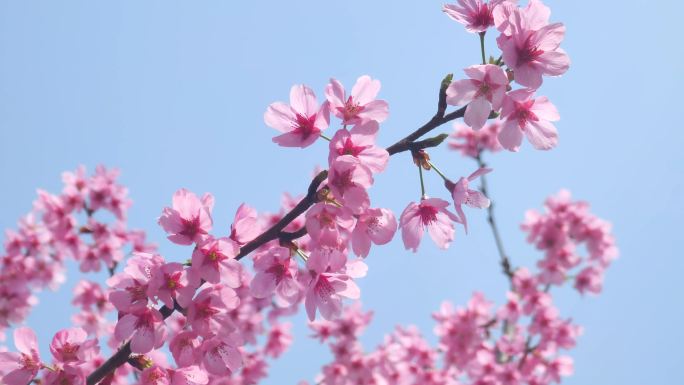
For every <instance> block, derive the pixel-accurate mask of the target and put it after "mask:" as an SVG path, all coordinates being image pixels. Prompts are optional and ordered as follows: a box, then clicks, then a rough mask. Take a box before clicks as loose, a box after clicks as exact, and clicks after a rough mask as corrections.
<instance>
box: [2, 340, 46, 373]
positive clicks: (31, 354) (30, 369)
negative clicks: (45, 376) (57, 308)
mask: <svg viewBox="0 0 684 385" xmlns="http://www.w3.org/2000/svg"><path fill="white" fill-rule="evenodd" d="M14 345H15V346H16V348H17V350H18V351H19V353H10V352H0V374H4V376H3V377H2V383H3V384H7V385H26V384H28V383H30V382H31V380H33V378H34V377H35V376H36V375H37V374H38V370H39V369H40V368H41V367H42V366H43V364H42V363H41V361H40V355H39V353H38V342H37V341H36V334H35V333H34V332H33V330H31V329H30V328H27V327H21V328H17V329H15V330H14Z"/></svg>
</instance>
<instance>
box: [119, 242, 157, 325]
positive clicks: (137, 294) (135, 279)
mask: <svg viewBox="0 0 684 385" xmlns="http://www.w3.org/2000/svg"><path fill="white" fill-rule="evenodd" d="M163 264H164V258H162V257H161V256H159V255H156V254H148V253H135V254H134V255H133V257H131V258H130V259H129V260H128V262H127V264H126V267H125V268H124V270H123V272H121V273H117V274H115V275H114V276H113V277H111V278H109V279H108V280H107V284H108V285H109V286H111V287H112V289H113V290H112V291H111V292H110V293H109V300H110V301H111V303H112V304H113V305H114V306H115V307H116V308H117V309H118V310H119V311H123V312H129V311H133V310H139V309H142V308H145V307H147V304H148V298H149V297H148V295H147V290H148V285H149V282H150V280H151V279H152V276H153V275H154V273H155V272H156V270H157V269H159V268H161V266H162V265H163Z"/></svg>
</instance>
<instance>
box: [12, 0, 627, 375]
mask: <svg viewBox="0 0 684 385" xmlns="http://www.w3.org/2000/svg"><path fill="white" fill-rule="evenodd" d="M443 11H444V13H445V14H446V15H447V16H448V17H450V18H451V19H453V20H455V21H456V22H458V23H460V24H463V25H464V26H465V30H466V31H467V32H469V33H472V34H475V35H477V36H478V38H479V40H480V42H481V45H480V47H481V52H480V54H481V55H480V56H481V59H482V60H481V62H480V63H477V64H473V65H471V66H469V67H467V68H465V69H463V76H459V75H453V74H449V75H447V76H445V77H444V79H443V81H442V82H441V84H440V85H439V88H438V93H437V111H436V112H435V114H434V115H433V116H432V117H431V118H429V120H428V121H427V122H426V123H425V124H424V125H422V126H421V127H418V128H417V129H415V130H414V131H413V132H410V133H408V134H407V135H406V136H405V137H404V138H401V139H399V140H397V141H396V142H395V143H394V144H391V145H390V146H387V147H383V146H382V145H380V144H379V143H378V142H377V140H376V139H377V135H378V132H379V130H380V127H381V124H382V123H383V122H384V121H385V119H386V118H387V117H388V115H389V111H390V107H389V103H388V102H387V101H385V100H382V99H379V98H378V97H379V93H380V89H381V83H380V81H379V80H378V79H374V78H372V77H370V76H368V75H362V76H360V77H359V78H358V79H357V81H356V83H355V84H354V85H353V86H352V87H351V89H349V88H345V86H344V85H343V84H342V83H341V82H340V81H338V80H336V79H330V82H329V84H328V85H327V86H326V87H325V88H324V89H323V90H314V89H312V88H310V87H308V86H306V85H294V86H292V88H291V89H290V92H289V100H288V101H287V102H274V103H272V104H271V105H270V106H268V107H267V109H266V112H265V113H264V122H265V125H266V126H268V127H271V128H272V129H275V130H276V131H277V132H278V134H277V135H276V136H274V138H273V142H274V143H275V145H278V146H280V147H294V148H299V149H303V150H305V149H306V148H307V147H309V146H328V150H329V151H328V158H327V163H328V164H327V169H325V170H317V171H316V172H315V174H314V175H315V176H314V177H313V179H312V180H311V181H310V183H309V185H308V188H307V189H306V191H305V193H304V194H303V195H301V196H299V197H292V196H290V195H289V194H285V195H284V198H283V201H282V207H281V210H280V212H278V213H275V214H272V213H271V214H269V213H267V212H265V211H264V212H260V211H259V210H257V209H256V208H254V207H251V206H250V205H248V204H247V203H244V204H242V205H240V206H239V207H238V208H237V209H236V214H235V217H234V219H233V222H232V226H231V227H230V231H229V232H225V233H224V232H222V231H223V230H222V229H219V230H218V231H217V230H216V229H214V226H213V225H214V218H213V216H212V210H213V206H214V196H213V195H212V194H210V193H204V194H198V193H196V192H192V191H188V190H186V189H183V188H181V189H179V190H178V191H177V192H176V193H175V194H174V195H173V197H171V203H170V205H169V206H167V207H164V208H163V209H161V210H160V216H159V219H158V225H159V226H161V228H163V230H164V231H165V232H166V233H167V240H156V241H157V242H162V241H163V242H171V243H174V244H177V245H182V246H186V247H187V249H186V250H187V253H186V255H185V256H184V258H183V259H181V260H179V261H171V260H168V259H167V258H165V257H164V256H162V255H160V254H159V253H158V252H157V249H156V246H155V244H154V243H153V242H151V241H150V240H148V239H147V236H146V234H145V233H144V232H143V231H142V230H137V229H129V228H128V226H127V223H126V216H127V212H128V210H129V209H130V208H131V200H130V199H129V197H128V191H127V189H126V187H124V186H122V185H121V184H119V183H118V182H117V178H118V175H119V172H118V171H117V170H115V169H107V168H105V167H104V166H99V167H97V168H96V169H95V170H94V172H93V173H91V174H88V173H87V171H86V169H85V168H84V167H79V168H78V169H76V170H75V171H70V172H65V173H64V174H63V175H62V180H63V183H64V187H63V189H62V191H61V192H60V193H56V194H53V193H49V192H47V191H43V190H39V191H38V197H37V199H36V200H35V202H34V204H33V209H32V210H31V212H30V213H28V214H27V215H26V216H25V217H23V218H21V219H20V220H19V223H18V225H17V228H16V229H9V230H7V231H6V233H5V242H4V250H3V251H2V253H1V254H0V257H1V266H0V337H2V338H0V341H4V340H5V332H9V331H11V334H12V337H13V338H12V341H13V344H14V347H15V349H8V347H5V346H2V347H0V384H2V385H27V384H30V383H32V382H35V383H37V384H45V385H95V384H103V385H118V384H125V383H135V384H140V385H169V384H170V385H186V384H191V385H206V384H212V385H213V384H216V385H218V384H255V383H258V382H260V381H261V380H262V379H264V378H266V377H267V375H268V363H269V361H270V360H273V359H277V358H278V357H280V356H281V355H282V354H283V353H284V352H285V351H286V350H287V349H288V347H289V346H290V344H291V343H292V342H293V337H292V333H291V327H292V325H291V323H290V322H289V321H288V320H287V319H288V317H289V316H291V315H293V314H295V313H296V312H297V311H299V310H300V308H301V307H303V308H304V311H305V312H306V315H307V316H308V319H309V321H310V323H309V326H310V328H311V329H312V331H313V335H314V337H315V338H317V339H319V340H320V341H321V343H324V344H326V345H327V346H328V347H329V348H330V351H331V353H332V361H331V362H329V363H328V364H326V365H324V366H323V367H322V368H320V370H317V369H316V368H312V371H311V373H304V374H302V377H306V378H309V379H312V380H313V382H311V383H315V384H340V385H341V384H477V385H486V384H510V385H513V384H531V385H545V384H551V383H560V382H561V381H562V378H563V377H565V376H568V375H570V374H572V372H573V361H572V358H571V357H570V356H569V351H570V350H571V349H572V348H573V347H574V346H575V345H576V343H577V339H578V337H579V335H580V334H581V332H582V328H581V326H580V325H577V324H575V323H574V322H573V321H572V319H571V318H569V317H567V316H565V315H563V314H562V313H561V311H560V309H558V308H557V307H556V306H555V305H554V298H553V293H554V291H555V290H558V289H559V288H561V287H563V286H566V285H568V286H571V287H572V288H574V290H576V291H577V292H578V293H579V294H580V295H584V294H587V293H589V294H599V293H600V292H601V289H602V284H603V277H604V274H605V271H606V269H607V267H608V266H609V265H610V264H611V262H612V261H613V260H614V259H615V258H616V257H617V255H618V251H617V248H616V246H615V241H614V238H613V236H612V234H611V225H610V223H608V222H606V221H605V220H603V219H601V218H600V217H598V216H596V215H595V214H593V212H592V211H591V210H590V207H589V204H588V203H586V202H584V201H579V200H574V199H573V198H572V196H571V194H570V192H568V191H566V190H563V191H560V192H558V193H557V194H554V195H551V196H550V197H549V198H547V199H546V201H545V202H544V203H543V209H542V210H530V211H528V212H527V213H526V215H525V218H524V220H523V222H522V224H521V230H522V231H523V232H524V233H525V234H526V236H527V241H528V242H529V243H530V244H532V245H534V246H535V248H536V249H537V250H538V251H539V254H540V257H539V259H538V261H537V263H536V266H534V267H525V266H516V265H515V264H514V263H513V261H512V260H511V258H510V257H509V255H508V254H507V253H506V251H505V248H504V240H503V239H502V237H501V235H500V232H499V229H498V227H497V221H496V218H495V213H494V206H493V204H492V201H491V199H492V196H491V195H490V194H491V192H490V191H489V189H488V186H487V178H490V177H492V176H495V175H496V171H495V170H493V169H492V168H490V167H489V166H488V164H486V163H485V157H488V156H490V155H491V154H494V153H496V152H499V151H504V150H506V151H512V152H517V151H521V150H522V149H524V150H526V151H534V150H543V151H547V150H551V149H553V148H554V147H556V145H557V144H558V140H559V135H558V131H557V129H556V127H555V125H554V122H556V121H558V120H559V118H560V116H559V113H558V110H557V108H556V106H554V104H552V103H551V101H549V99H548V98H547V97H545V96H542V95H541V92H540V87H541V86H542V84H543V80H544V78H545V77H549V76H559V75H562V74H563V73H565V72H566V71H567V70H568V68H569V66H570V60H569V57H568V55H567V54H566V53H565V51H563V49H562V48H560V44H561V42H562V40H563V37H564V32H565V27H564V26H563V24H562V23H550V21H549V19H550V10H549V8H548V7H547V6H546V5H544V4H543V3H542V2H541V1H540V0H530V1H529V2H528V3H527V4H526V5H524V6H521V5H518V4H517V2H516V1H514V0H489V1H484V0H458V1H457V2H456V3H454V4H447V5H445V6H444V7H443ZM488 33H492V34H498V35H497V37H496V44H497V46H498V48H499V49H500V52H497V53H496V54H494V55H492V56H489V57H488V56H487V55H486V52H485V44H484V42H485V38H486V37H487V35H488ZM317 94H318V96H317ZM459 119H462V120H463V123H458V122H456V121H457V120H459ZM449 122H455V123H454V131H453V133H451V134H447V133H438V134H434V131H436V130H437V129H439V128H442V127H443V126H444V125H446V124H447V123H449ZM331 131H332V132H331ZM431 135H432V136H431ZM523 138H526V139H527V142H529V144H523ZM447 139H448V141H447ZM443 144H445V145H446V146H447V147H448V148H449V149H450V150H453V151H455V153H457V154H460V155H461V156H462V158H463V159H464V161H470V162H472V164H473V166H472V170H473V171H472V173H471V174H470V175H465V176H460V175H449V172H448V170H446V169H442V168H440V167H439V166H438V165H436V164H435V162H434V161H433V160H432V159H431V158H430V156H429V151H433V150H437V149H438V148H439V147H440V146H442V145H443ZM272 145H273V144H272ZM291 151H296V150H291ZM399 153H410V154H411V155H412V159H413V164H403V165H402V166H403V167H406V169H407V170H408V169H411V170H413V172H415V173H416V176H417V178H416V181H417V182H418V181H419V183H420V194H419V195H418V194H417V195H418V196H417V197H416V200H415V201H413V202H408V203H407V205H406V207H405V208H403V209H402V208H397V207H394V208H391V207H382V205H377V204H376V203H375V202H373V199H372V194H371V187H372V186H373V184H374V182H375V177H376V175H377V174H379V173H382V172H383V171H384V170H385V168H386V166H387V164H388V162H389V161H390V160H392V159H393V158H392V157H393V156H394V155H396V154H399ZM323 161H325V160H323ZM428 176H431V177H435V178H439V179H441V180H442V182H443V185H444V190H442V191H440V192H436V193H437V196H432V197H431V196H428V195H427V193H426V190H425V186H424V178H426V177H428ZM417 191H418V190H417ZM160 206H162V205H160ZM472 209H475V210H472ZM399 210H401V211H399ZM473 215H484V216H486V218H487V221H488V223H489V226H490V228H491V231H492V234H493V239H494V243H495V246H496V250H497V251H498V254H499V258H500V264H501V272H502V273H503V275H504V276H505V277H506V278H507V280H508V283H509V287H508V290H507V292H505V293H501V296H500V298H497V299H496V300H498V303H497V302H495V301H494V300H493V299H488V298H486V297H485V296H484V295H483V294H482V293H478V292H476V293H474V294H473V295H472V297H471V299H470V300H469V301H468V303H467V304H465V305H462V306H454V305H452V304H451V303H449V302H444V303H443V304H442V306H441V307H440V308H439V309H435V312H434V313H433V314H432V317H433V319H434V321H435V327H434V334H435V335H436V337H437V343H436V344H431V343H429V342H428V340H427V339H426V338H425V337H424V336H423V334H422V333H421V331H419V330H418V329H417V328H415V327H412V326H407V327H397V328H396V330H394V331H392V332H391V333H389V334H387V336H386V337H385V339H384V340H383V341H382V343H381V344H380V345H378V346H376V347H374V348H371V349H368V348H364V347H363V346H362V344H361V343H360V341H359V336H360V335H361V333H362V332H363V330H364V328H365V327H366V326H368V324H369V323H370V322H371V321H372V312H371V311H367V310H364V309H363V308H362V307H361V305H360V302H358V301H357V300H359V299H360V298H361V291H360V289H359V286H358V285H357V280H358V279H361V278H363V277H364V276H366V275H367V274H368V273H369V272H368V266H367V265H366V263H365V262H364V260H365V258H373V256H372V255H373V254H374V253H378V252H380V253H381V252H382V251H377V250H375V249H378V248H381V246H383V245H386V244H387V243H389V242H391V241H392V240H393V238H394V237H395V235H396V236H397V238H399V235H398V234H397V233H400V238H401V241H399V240H396V242H402V243H403V245H404V246H405V248H406V249H407V250H411V251H413V252H416V253H417V252H418V251H419V250H420V248H421V244H423V243H424V242H434V243H435V244H436V245H437V246H438V247H439V248H441V249H447V248H449V246H450V244H452V243H453V242H457V241H458V240H457V239H456V233H457V232H463V233H467V232H468V219H467V216H473ZM224 219H225V218H222V219H221V221H222V222H225V221H224ZM426 232H427V234H428V236H429V240H428V239H427V238H425V237H424V235H425V233H426ZM70 259H71V260H74V261H76V263H77V265H78V268H79V269H80V271H81V272H83V273H85V274H87V273H90V272H98V271H101V270H106V271H107V272H108V273H109V278H108V279H107V280H106V282H94V281H91V280H88V279H82V280H81V281H80V282H79V283H78V284H77V285H76V287H75V289H74V292H73V300H72V303H73V304H74V305H76V306H77V307H78V308H79V310H80V311H79V312H78V313H77V314H74V315H73V317H72V322H73V325H72V327H70V328H67V329H64V330H60V331H58V332H57V333H56V334H55V335H54V337H53V339H52V342H51V343H50V345H49V346H46V347H39V346H38V342H37V339H36V335H35V332H34V331H33V329H31V327H30V325H28V326H26V325H22V324H23V323H24V321H25V319H26V317H27V315H28V314H29V313H30V311H31V309H32V307H33V306H35V305H36V303H37V300H36V294H37V292H39V291H40V290H42V289H45V288H53V289H54V288H56V287H58V286H59V285H60V284H61V283H63V282H64V281H65V279H66V273H65V271H66V268H65V263H66V261H67V260H70ZM374 273H375V274H382V272H374ZM105 346H107V347H108V349H101V348H104V347H105ZM104 350H111V352H112V353H111V354H104ZM48 351H49V353H47V352H48ZM302 383H309V382H307V381H306V380H303V382H302Z"/></svg>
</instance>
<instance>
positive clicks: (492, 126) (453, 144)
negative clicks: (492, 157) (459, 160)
mask: <svg viewBox="0 0 684 385" xmlns="http://www.w3.org/2000/svg"><path fill="white" fill-rule="evenodd" d="M500 129H501V121H500V120H495V121H493V122H490V123H488V124H485V126H484V127H483V128H481V129H479V130H477V131H475V130H473V129H472V128H470V127H468V126H467V125H465V124H462V123H454V132H453V133H452V134H451V135H450V137H451V140H450V141H449V148H450V149H452V150H455V151H459V152H460V153H461V154H462V155H463V156H469V157H471V158H477V157H478V155H480V154H481V153H482V152H483V151H489V152H493V153H494V152H499V151H501V144H499V139H497V136H498V135H499V130H500Z"/></svg>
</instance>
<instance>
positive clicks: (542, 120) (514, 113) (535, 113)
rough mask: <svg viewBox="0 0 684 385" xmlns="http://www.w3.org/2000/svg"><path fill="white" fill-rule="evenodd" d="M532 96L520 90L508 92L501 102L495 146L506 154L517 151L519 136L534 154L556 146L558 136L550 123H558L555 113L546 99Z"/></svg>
mask: <svg viewBox="0 0 684 385" xmlns="http://www.w3.org/2000/svg"><path fill="white" fill-rule="evenodd" d="M533 96H534V95H533V91H531V90H527V89H520V90H515V91H512V92H509V93H508V94H507V95H506V98H505V99H504V103H503V107H502V109H501V119H502V120H503V121H504V123H503V127H502V128H501V132H499V142H500V143H501V145H502V146H503V147H504V148H505V149H507V150H509V151H518V150H519V149H520V144H521V143H522V136H523V133H524V134H525V136H527V140H529V141H530V143H532V146H534V148H536V149H538V150H549V149H551V148H553V147H556V145H557V144H558V132H557V131H556V127H555V126H554V125H553V124H552V123H551V122H555V121H557V120H559V119H560V115H558V110H556V107H555V106H554V105H553V104H551V102H549V99H548V98H547V97H546V96H541V97H539V98H536V99H533Z"/></svg>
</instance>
